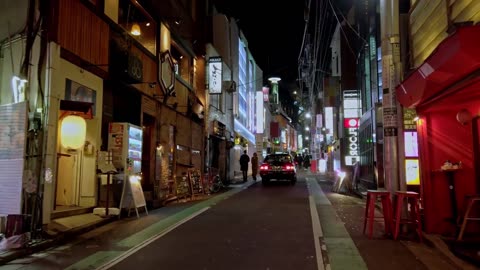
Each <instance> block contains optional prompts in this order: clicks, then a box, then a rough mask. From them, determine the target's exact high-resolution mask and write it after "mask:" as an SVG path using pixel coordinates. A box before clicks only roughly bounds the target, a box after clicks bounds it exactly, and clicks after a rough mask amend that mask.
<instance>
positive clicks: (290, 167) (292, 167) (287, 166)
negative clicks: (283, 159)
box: [284, 164, 295, 171]
mask: <svg viewBox="0 0 480 270" xmlns="http://www.w3.org/2000/svg"><path fill="white" fill-rule="evenodd" d="M284 168H285V170H287V171H293V170H294V169H295V166H293V164H287V165H285V167H284Z"/></svg>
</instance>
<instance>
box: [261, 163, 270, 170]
mask: <svg viewBox="0 0 480 270" xmlns="http://www.w3.org/2000/svg"><path fill="white" fill-rule="evenodd" d="M260 170H261V171H268V170H270V166H268V164H262V165H261V166H260Z"/></svg>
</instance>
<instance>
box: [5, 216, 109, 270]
mask: <svg viewBox="0 0 480 270" xmlns="http://www.w3.org/2000/svg"><path fill="white" fill-rule="evenodd" d="M115 219H116V218H115V217H109V218H105V219H104V220H101V221H99V222H97V223H93V224H90V225H86V226H84V227H80V228H75V229H72V230H69V231H65V232H63V233H60V234H59V235H57V236H56V237H54V238H51V239H46V240H40V242H39V243H36V244H33V245H32V246H29V247H24V248H20V249H16V250H11V251H7V252H5V253H4V254H1V255H0V266H2V265H5V264H7V263H9V262H11V261H14V260H16V259H20V258H23V257H25V256H28V255H31V254H33V253H37V252H40V251H43V250H46V249H49V248H51V247H53V246H56V245H61V244H63V243H65V242H66V241H68V240H70V239H72V238H73V237H75V236H78V235H81V234H83V233H85V232H88V231H91V230H93V229H95V228H96V227H100V226H103V225H105V224H108V223H110V222H112V221H113V220H115Z"/></svg>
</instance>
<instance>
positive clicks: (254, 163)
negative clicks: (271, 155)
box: [251, 152, 258, 181]
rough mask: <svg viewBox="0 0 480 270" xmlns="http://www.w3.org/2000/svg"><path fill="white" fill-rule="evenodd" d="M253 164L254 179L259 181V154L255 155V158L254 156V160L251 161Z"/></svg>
mask: <svg viewBox="0 0 480 270" xmlns="http://www.w3.org/2000/svg"><path fill="white" fill-rule="evenodd" d="M251 163H252V178H253V181H257V173H258V155H257V153H256V152H255V153H253V156H252V160H251Z"/></svg>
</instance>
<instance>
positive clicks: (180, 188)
mask: <svg viewBox="0 0 480 270" xmlns="http://www.w3.org/2000/svg"><path fill="white" fill-rule="evenodd" d="M176 184H177V197H187V196H188V194H189V193H190V184H189V180H188V175H182V176H177V178H176Z"/></svg>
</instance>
